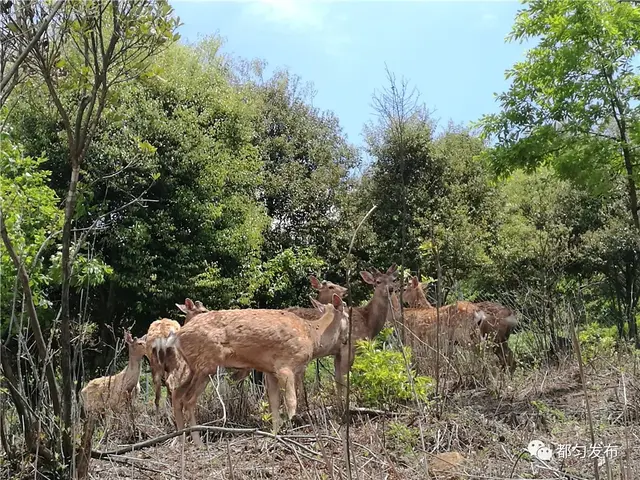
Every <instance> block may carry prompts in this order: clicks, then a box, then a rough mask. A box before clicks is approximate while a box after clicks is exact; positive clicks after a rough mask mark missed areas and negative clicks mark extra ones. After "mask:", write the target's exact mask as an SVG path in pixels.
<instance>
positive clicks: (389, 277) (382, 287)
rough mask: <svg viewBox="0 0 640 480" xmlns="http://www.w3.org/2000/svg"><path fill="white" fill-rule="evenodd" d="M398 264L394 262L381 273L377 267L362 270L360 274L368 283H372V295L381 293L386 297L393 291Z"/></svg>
mask: <svg viewBox="0 0 640 480" xmlns="http://www.w3.org/2000/svg"><path fill="white" fill-rule="evenodd" d="M397 270H398V266H397V265H396V264H395V263H394V264H393V265H391V266H390V267H389V268H388V269H387V272H386V273H382V272H381V271H380V270H378V269H377V268H373V272H374V273H371V272H367V271H362V272H360V276H361V277H362V279H363V280H364V281H365V282H366V283H368V284H369V285H373V286H374V288H375V290H374V296H375V295H381V296H383V297H385V298H388V297H389V296H390V295H391V294H392V293H393V292H394V291H395V281H396V278H397V276H398V271H397Z"/></svg>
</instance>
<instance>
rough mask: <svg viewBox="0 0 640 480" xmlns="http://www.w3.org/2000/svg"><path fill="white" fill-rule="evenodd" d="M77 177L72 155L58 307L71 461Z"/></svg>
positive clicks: (64, 415) (65, 437) (66, 441)
mask: <svg viewBox="0 0 640 480" xmlns="http://www.w3.org/2000/svg"><path fill="white" fill-rule="evenodd" d="M79 178H80V164H79V162H78V160H77V159H74V158H71V181H70V182H69V191H68V192H67V201H66V204H65V209H64V227H63V230H62V297H61V306H60V319H61V324H60V368H61V370H62V420H63V424H64V426H65V430H64V431H63V434H62V435H63V437H62V448H63V452H64V455H65V457H66V458H67V459H68V460H71V458H72V456H73V445H72V442H71V429H72V421H71V410H72V406H73V403H72V398H73V395H72V392H73V378H72V376H73V375H72V369H71V357H72V355H71V312H70V308H69V293H70V289H71V261H70V250H71V223H72V222H73V215H74V213H75V210H76V200H77V190H78V180H79Z"/></svg>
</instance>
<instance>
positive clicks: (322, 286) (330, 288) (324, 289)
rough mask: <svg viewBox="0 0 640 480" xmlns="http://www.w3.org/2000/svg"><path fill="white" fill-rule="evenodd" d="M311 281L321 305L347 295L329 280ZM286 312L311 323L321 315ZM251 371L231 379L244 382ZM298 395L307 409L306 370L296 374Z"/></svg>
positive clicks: (301, 309) (305, 310) (305, 311)
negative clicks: (335, 296)
mask: <svg viewBox="0 0 640 480" xmlns="http://www.w3.org/2000/svg"><path fill="white" fill-rule="evenodd" d="M309 281H310V283H311V288H313V289H314V290H317V291H318V295H317V296H316V298H315V301H317V302H319V303H320V304H323V305H324V304H327V303H331V302H332V298H333V295H334V294H336V295H338V296H339V297H340V298H341V299H343V298H344V296H345V295H346V294H347V288H346V287H343V286H341V285H338V284H337V283H333V282H330V281H328V280H322V281H320V280H318V279H317V278H316V277H315V276H313V275H310V276H309ZM315 301H314V299H313V298H311V302H312V303H313V305H314V306H315V305H316V303H314V302H315ZM285 310H286V311H289V312H293V313H295V314H296V315H298V316H299V317H300V318H303V319H305V320H309V321H317V320H318V319H319V318H320V316H321V314H320V312H319V311H318V309H317V308H304V307H290V308H287V309H285ZM249 372H250V370H249V369H239V370H236V371H235V372H233V373H232V374H231V378H232V379H233V380H234V381H238V382H240V381H242V380H244V379H245V378H246V377H247V376H248V375H249ZM296 395H297V397H298V402H299V404H300V403H301V404H302V406H303V408H306V407H307V405H306V400H305V397H306V396H305V393H304V370H302V371H299V372H298V373H297V374H296Z"/></svg>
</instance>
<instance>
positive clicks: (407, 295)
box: [402, 275, 433, 308]
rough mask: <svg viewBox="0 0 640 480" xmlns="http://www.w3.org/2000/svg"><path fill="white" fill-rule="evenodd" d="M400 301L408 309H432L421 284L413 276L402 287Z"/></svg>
mask: <svg viewBox="0 0 640 480" xmlns="http://www.w3.org/2000/svg"><path fill="white" fill-rule="evenodd" d="M402 301H403V302H404V303H405V304H407V305H409V308H433V305H431V303H429V300H427V296H426V295H425V293H424V290H423V288H422V284H421V283H420V281H419V280H418V277H416V276H415V275H414V276H412V277H411V280H410V281H409V284H408V285H406V286H405V287H404V290H403V295H402Z"/></svg>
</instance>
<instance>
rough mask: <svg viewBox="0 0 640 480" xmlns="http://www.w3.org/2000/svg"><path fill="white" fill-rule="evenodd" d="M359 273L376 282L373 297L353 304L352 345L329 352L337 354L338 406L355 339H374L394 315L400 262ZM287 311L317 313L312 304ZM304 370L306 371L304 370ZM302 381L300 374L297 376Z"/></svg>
mask: <svg viewBox="0 0 640 480" xmlns="http://www.w3.org/2000/svg"><path fill="white" fill-rule="evenodd" d="M360 277H361V278H362V279H363V280H364V281H365V282H366V283H368V284H370V285H373V286H374V293H373V297H372V298H371V300H369V302H368V303H367V304H366V305H365V306H363V307H354V308H353V315H352V319H351V320H352V331H351V347H350V348H349V345H348V344H347V343H346V342H344V343H341V344H338V343H337V344H335V345H334V348H333V349H332V351H330V352H329V353H327V355H333V357H334V361H333V364H334V371H335V381H336V393H337V397H338V406H339V408H341V407H342V405H343V400H344V386H345V376H346V374H347V372H348V371H349V370H350V369H351V366H352V365H353V361H354V360H355V352H356V342H357V341H358V340H371V339H373V338H374V337H375V336H376V335H378V334H379V333H380V331H381V330H382V329H383V328H384V325H385V322H386V321H387V319H389V318H390V317H391V316H392V313H391V306H390V302H391V303H393V302H394V297H395V280H396V277H397V266H396V264H395V263H394V264H393V265H391V266H390V267H389V269H388V270H387V272H386V273H382V272H381V271H380V270H378V269H373V273H372V272H367V271H361V272H360ZM399 305H400V304H399V302H398V300H397V298H395V304H394V308H395V307H397V308H398V309H399ZM288 311H291V312H294V313H295V314H296V315H298V316H299V317H301V318H305V319H307V320H313V318H314V317H315V318H317V317H318V314H317V313H315V312H314V311H313V309H310V308H300V307H292V308H289V309H288ZM302 373H304V372H302ZM297 383H298V384H300V383H301V380H300V377H298V379H297Z"/></svg>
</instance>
